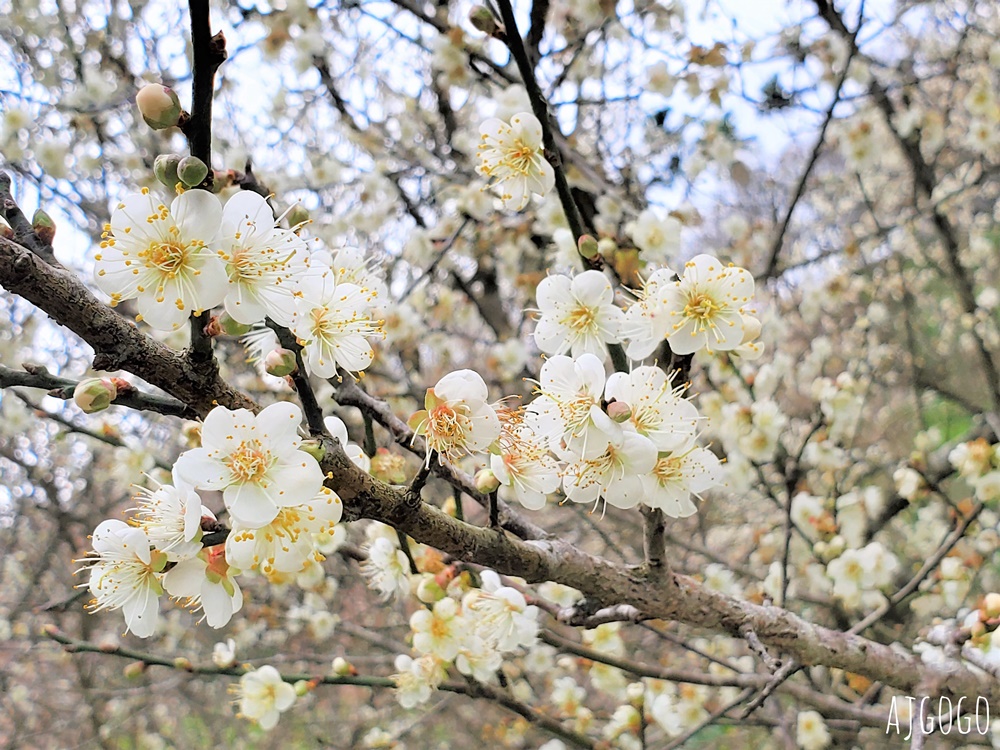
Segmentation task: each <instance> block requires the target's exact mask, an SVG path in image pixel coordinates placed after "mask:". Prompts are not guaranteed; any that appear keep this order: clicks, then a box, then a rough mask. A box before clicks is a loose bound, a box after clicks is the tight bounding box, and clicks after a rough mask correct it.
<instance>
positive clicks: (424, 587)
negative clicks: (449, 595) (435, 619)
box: [417, 573, 445, 604]
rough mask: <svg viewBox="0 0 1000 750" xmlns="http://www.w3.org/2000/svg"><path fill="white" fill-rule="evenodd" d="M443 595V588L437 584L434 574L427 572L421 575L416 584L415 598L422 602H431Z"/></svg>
mask: <svg viewBox="0 0 1000 750" xmlns="http://www.w3.org/2000/svg"><path fill="white" fill-rule="evenodd" d="M444 597H445V592H444V589H443V588H441V586H439V585H438V582H437V580H435V577H434V576H432V575H430V574H429V573H428V574H426V575H424V576H422V577H421V579H420V583H419V584H418V585H417V598H418V599H419V600H420V601H422V602H423V603H424V604H433V603H434V602H437V601H440V600H441V599H444Z"/></svg>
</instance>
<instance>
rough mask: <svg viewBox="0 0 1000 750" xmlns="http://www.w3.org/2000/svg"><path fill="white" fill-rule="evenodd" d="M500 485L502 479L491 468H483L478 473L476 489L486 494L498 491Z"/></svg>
mask: <svg viewBox="0 0 1000 750" xmlns="http://www.w3.org/2000/svg"><path fill="white" fill-rule="evenodd" d="M499 486H500V480H499V479H497V475H496V474H494V473H493V472H492V471H491V470H490V469H483V470H482V471H480V472H479V473H477V474H476V489H477V490H479V491H480V492H482V493H483V494H484V495H488V494H489V493H491V492H496V490H497V488H498V487H499Z"/></svg>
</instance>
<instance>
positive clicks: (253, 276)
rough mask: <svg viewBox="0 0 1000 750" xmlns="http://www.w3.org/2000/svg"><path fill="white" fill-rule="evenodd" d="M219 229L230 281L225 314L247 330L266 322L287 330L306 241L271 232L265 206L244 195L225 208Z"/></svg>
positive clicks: (259, 198) (247, 193) (276, 230)
mask: <svg viewBox="0 0 1000 750" xmlns="http://www.w3.org/2000/svg"><path fill="white" fill-rule="evenodd" d="M192 192H193V191H192ZM222 227H223V229H222V236H223V237H225V240H224V241H223V242H222V243H221V244H220V249H219V257H220V258H221V259H222V260H223V261H225V264H226V271H227V273H228V275H229V286H228V287H227V291H226V297H225V300H224V302H225V306H226V312H228V313H229V315H230V316H231V317H232V318H233V320H235V321H237V322H239V323H244V324H246V325H250V324H252V323H257V322H259V321H262V320H263V319H264V318H265V316H266V317H269V318H271V319H272V320H273V321H274V322H275V323H278V324H279V325H283V326H288V325H290V324H291V322H292V316H293V314H294V312H295V296H294V294H295V290H296V284H297V277H301V276H302V275H303V274H304V273H305V272H306V269H307V265H306V256H307V254H308V250H307V248H306V243H305V241H304V240H303V239H302V238H301V237H299V236H298V235H297V234H295V232H292V231H290V230H288V229H280V228H277V227H275V225H274V214H273V213H272V212H271V207H270V206H269V205H267V200H265V199H264V198H263V197H262V196H260V195H258V194H257V193H254V192H251V191H249V190H243V191H240V192H239V193H237V194H236V195H234V196H233V197H232V198H230V199H229V201H228V202H227V203H226V207H225V208H224V209H223V211H222Z"/></svg>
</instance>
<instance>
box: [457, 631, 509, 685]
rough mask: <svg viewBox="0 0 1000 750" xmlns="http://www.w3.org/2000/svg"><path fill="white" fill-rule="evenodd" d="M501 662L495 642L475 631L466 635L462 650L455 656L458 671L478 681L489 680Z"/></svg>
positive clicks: (494, 674) (501, 655) (500, 654)
mask: <svg viewBox="0 0 1000 750" xmlns="http://www.w3.org/2000/svg"><path fill="white" fill-rule="evenodd" d="M502 664H503V654H502V653H501V652H500V651H499V650H498V648H497V646H496V644H495V643H493V642H491V641H489V640H487V639H486V638H483V637H482V636H479V635H476V634H475V633H472V634H468V635H466V637H465V640H464V641H463V642H462V650H461V651H460V652H459V654H458V656H457V657H455V666H456V667H457V668H458V671H459V672H461V673H462V674H464V675H469V676H470V677H472V678H473V679H475V680H479V681H480V682H490V681H491V680H492V679H493V678H494V677H495V676H496V673H497V670H498V669H500V667H501V666H502Z"/></svg>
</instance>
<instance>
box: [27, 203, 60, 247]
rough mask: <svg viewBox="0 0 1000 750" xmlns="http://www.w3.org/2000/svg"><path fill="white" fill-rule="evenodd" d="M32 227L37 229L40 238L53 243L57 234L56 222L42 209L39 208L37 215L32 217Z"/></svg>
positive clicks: (49, 243) (48, 243) (47, 242)
mask: <svg viewBox="0 0 1000 750" xmlns="http://www.w3.org/2000/svg"><path fill="white" fill-rule="evenodd" d="M31 228H32V229H34V230H35V234H37V235H38V239H40V240H41V241H42V242H44V243H46V244H47V245H51V244H52V240H53V239H55V236H56V223H55V222H54V221H52V217H51V216H49V215H48V214H47V213H45V212H44V211H43V210H42V209H40V208H39V209H38V210H37V211H35V215H34V216H32V217H31Z"/></svg>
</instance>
